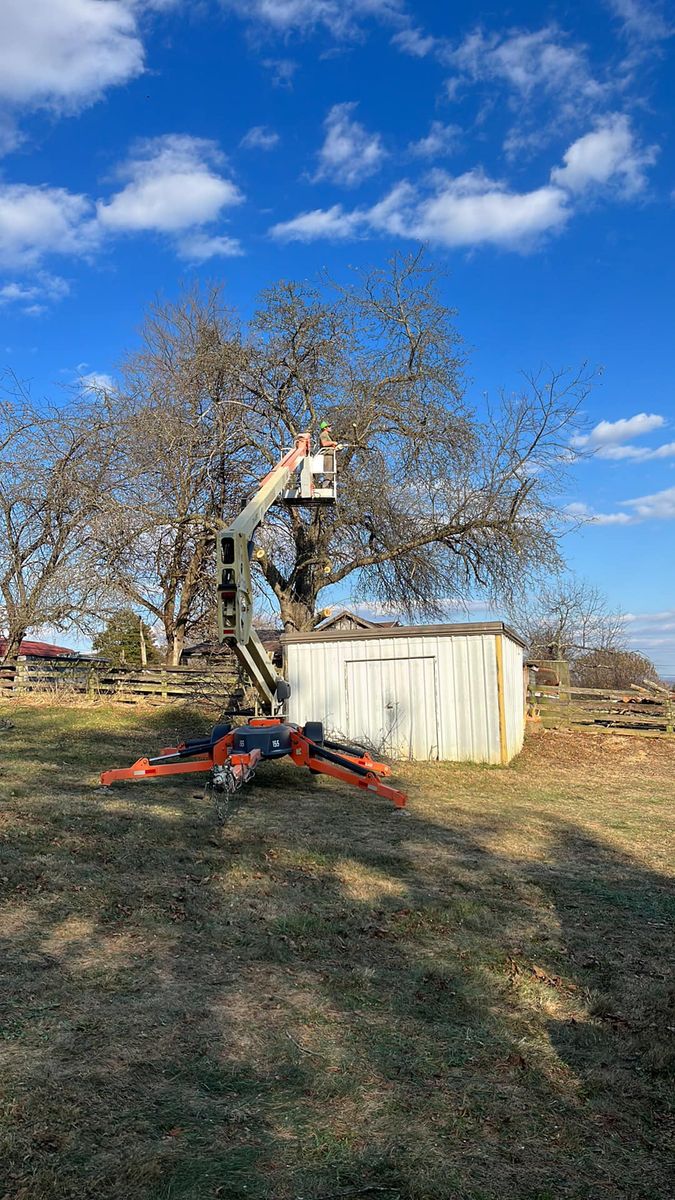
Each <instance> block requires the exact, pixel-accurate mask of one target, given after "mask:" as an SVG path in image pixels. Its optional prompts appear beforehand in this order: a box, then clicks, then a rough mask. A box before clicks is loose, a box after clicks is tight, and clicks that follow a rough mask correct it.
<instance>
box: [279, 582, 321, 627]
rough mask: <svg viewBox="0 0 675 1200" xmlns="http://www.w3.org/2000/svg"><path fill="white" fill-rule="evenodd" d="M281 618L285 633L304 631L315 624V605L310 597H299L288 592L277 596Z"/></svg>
mask: <svg viewBox="0 0 675 1200" xmlns="http://www.w3.org/2000/svg"><path fill="white" fill-rule="evenodd" d="M279 607H280V609H281V620H282V622H283V626H284V630H285V632H286V633H304V632H305V631H306V630H308V629H312V628H313V626H314V624H315V619H316V618H315V605H314V603H313V602H312V600H311V599H309V598H308V599H300V598H299V597H298V596H297V595H294V594H293V593H291V592H288V593H287V594H285V595H280V596H279Z"/></svg>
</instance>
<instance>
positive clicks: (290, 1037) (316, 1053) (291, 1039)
mask: <svg viewBox="0 0 675 1200" xmlns="http://www.w3.org/2000/svg"><path fill="white" fill-rule="evenodd" d="M286 1037H287V1038H288V1040H289V1042H292V1043H293V1045H294V1046H297V1047H298V1050H301V1051H302V1053H303V1054H312V1055H314V1057H315V1058H324V1057H325V1055H323V1054H320V1053H319V1051H318V1050H310V1049H309V1047H308V1046H302V1045H301V1044H300V1042H296V1040H295V1038H294V1037H293V1034H292V1033H289V1032H288V1030H286Z"/></svg>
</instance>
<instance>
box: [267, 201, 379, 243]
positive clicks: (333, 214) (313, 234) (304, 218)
mask: <svg viewBox="0 0 675 1200" xmlns="http://www.w3.org/2000/svg"><path fill="white" fill-rule="evenodd" d="M363 219H364V217H363V214H361V213H360V212H352V213H349V212H345V210H344V209H343V207H342V205H341V204H334V205H333V207H332V208H327V209H321V208H315V209H314V210H313V211H312V212H304V213H299V215H298V216H297V217H293V218H292V220H290V221H280V222H279V223H278V224H277V225H273V226H272V228H271V229H270V234H271V236H272V237H273V238H276V239H277V241H280V242H314V241H317V239H319V238H327V239H329V240H330V239H335V240H343V239H345V238H352V237H355V236H357V235H358V229H359V225H360V224H361V222H362V221H363Z"/></svg>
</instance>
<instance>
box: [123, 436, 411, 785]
mask: <svg viewBox="0 0 675 1200" xmlns="http://www.w3.org/2000/svg"><path fill="white" fill-rule="evenodd" d="M336 449H337V447H335V448H333V449H330V450H328V451H326V449H325V448H324V449H322V451H321V452H320V453H318V454H313V453H312V449H311V439H310V435H309V434H308V433H302V434H299V435H298V437H296V439H295V445H294V446H293V448H292V449H291V450H288V451H287V452H286V453H285V454H284V456H283V458H282V459H281V461H280V462H279V463H278V465H277V466H276V467H275V468H274V469H273V470H272V471H270V472H269V474H268V475H266V476H265V478H264V479H263V480H262V482H261V484H260V487H259V488H258V490H257V491H256V493H255V494H254V496H253V497H252V498H251V499H250V500H249V502H248V504H246V506H245V507H244V508H243V510H242V511H241V512H240V514H239V516H238V517H237V518H236V520H235V521H233V522H232V524H231V525H230V526H229V528H228V529H226V530H224V532H223V533H221V534H219V536H218V542H217V547H216V562H217V582H216V589H217V597H218V634H219V637H220V640H221V642H224V643H225V645H227V646H229V647H230V649H231V650H232V651H233V653H234V654H235V656H236V658H237V659H238V661H239V663H240V664H241V666H242V667H243V668H244V670H245V671H246V673H247V674H248V676H249V678H250V679H251V681H252V683H253V684H254V686H255V689H256V692H257V694H258V704H259V707H260V708H261V709H262V711H263V712H264V713H265V715H264V716H261V717H255V718H253V719H252V720H251V721H249V723H248V724H246V725H239V726H236V727H234V728H232V727H231V726H230V725H226V724H222V725H216V726H215V727H214V729H212V731H211V733H210V734H209V736H208V737H205V738H192V739H190V740H188V741H186V742H183V743H182V744H181V745H179V746H167V747H165V748H164V749H163V750H160V753H159V755H157V757H155V758H139V759H138V761H137V762H135V763H134V764H133V765H132V766H131V767H123V768H119V769H114V770H110V771H103V773H102V775H101V783H102V785H103V786H104V787H108V786H109V785H110V784H111V783H115V782H118V781H123V780H133V779H150V778H159V777H162V776H165V775H182V774H187V773H191V772H193V771H207V772H208V773H209V779H208V784H207V786H208V787H209V788H210V790H211V791H212V792H214V793H225V794H232V793H234V792H236V791H238V790H239V788H240V787H241V786H242V785H243V784H244V783H247V782H249V781H250V780H251V779H252V778H253V775H254V774H255V769H256V766H257V765H258V763H259V762H260V761H261V760H262V759H269V758H284V757H286V756H288V757H289V758H290V759H291V761H292V762H293V763H294V764H295V766H297V767H308V768H309V770H310V771H312V772H313V773H314V774H321V775H332V776H333V777H334V778H335V779H340V780H341V781H342V782H343V783H351V784H353V785H354V786H355V787H359V788H362V789H364V790H367V791H371V792H375V793H377V795H379V796H383V797H385V798H386V799H388V800H391V801H392V802H393V804H395V805H396V807H397V808H403V807H404V805H405V803H406V796H405V795H404V793H403V792H399V791H397V790H396V788H393V787H390V786H389V785H388V784H386V783H384V782H383V777H386V776H388V775H389V774H390V773H391V772H390V768H389V767H388V766H386V765H385V764H384V763H379V762H376V761H375V760H374V759H373V758H371V756H370V755H369V754H368V753H367V752H365V751H364V750H362V749H360V748H355V747H344V746H342V745H341V744H339V743H337V742H332V741H330V740H329V739H327V738H325V737H324V734H323V726H322V725H321V722H320V721H308V722H307V723H306V724H305V725H304V726H302V727H301V726H299V725H295V724H292V723H291V722H287V721H284V720H283V719H282V717H281V716H280V713H281V710H282V706H283V703H284V701H285V700H287V699H288V697H289V696H290V687H289V685H288V683H287V682H286V680H284V679H283V678H281V677H280V676H278V675H277V672H276V671H275V669H274V665H273V663H272V661H271V659H270V658H269V656H268V654H267V652H266V650H265V647H264V646H263V644H262V642H261V640H260V638H259V637H258V634H257V633H256V631H255V629H254V627H253V588H252V582H251V559H252V557H253V556H254V554H255V549H254V543H253V538H254V535H255V532H256V529H257V528H258V526H259V525H260V522H261V521H262V519H263V517H264V516H265V513H266V512H267V511H268V509H269V508H271V506H272V505H273V504H274V503H276V502H281V503H285V504H288V505H295V506H310V507H311V506H316V505H320V504H334V503H335V498H336V483H337V468H336V453H335V451H336ZM298 468H299V474H298Z"/></svg>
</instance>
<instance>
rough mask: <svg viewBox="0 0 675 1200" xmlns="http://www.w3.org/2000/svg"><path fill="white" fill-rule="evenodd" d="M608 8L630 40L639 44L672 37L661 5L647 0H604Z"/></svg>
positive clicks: (671, 28)
mask: <svg viewBox="0 0 675 1200" xmlns="http://www.w3.org/2000/svg"><path fill="white" fill-rule="evenodd" d="M606 2H607V6H608V8H609V9H610V10H611V12H613V14H614V16H615V17H617V18H618V20H619V21H620V22H621V25H622V27H623V31H624V33H625V34H626V36H627V37H628V38H630V39H634V40H636V41H639V42H644V43H647V44H649V43H653V42H660V41H662V40H663V39H664V38H668V37H671V36H672V33H673V27H672V25H670V24H669V23H668V21H667V20H666V18H665V16H664V14H663V10H662V7H661V5H659V4H650V3H649V2H648V0H606Z"/></svg>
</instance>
